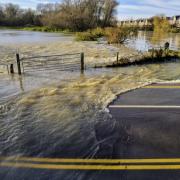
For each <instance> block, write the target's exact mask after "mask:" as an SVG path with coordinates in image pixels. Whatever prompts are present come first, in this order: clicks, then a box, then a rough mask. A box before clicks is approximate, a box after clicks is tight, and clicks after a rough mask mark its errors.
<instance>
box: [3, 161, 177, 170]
mask: <svg viewBox="0 0 180 180" xmlns="http://www.w3.org/2000/svg"><path fill="white" fill-rule="evenodd" d="M0 166H1V167H13V168H33V169H49V170H180V165H114V166H112V165H108V166H105V165H53V164H32V163H1V164H0Z"/></svg>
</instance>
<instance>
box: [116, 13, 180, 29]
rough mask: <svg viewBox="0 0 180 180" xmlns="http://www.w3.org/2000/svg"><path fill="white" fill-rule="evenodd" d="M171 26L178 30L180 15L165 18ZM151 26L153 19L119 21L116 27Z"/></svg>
mask: <svg viewBox="0 0 180 180" xmlns="http://www.w3.org/2000/svg"><path fill="white" fill-rule="evenodd" d="M165 18H166V19H167V20H168V21H169V23H170V24H171V25H172V26H176V27H179V28H180V15H178V16H173V17H165ZM152 25H153V17H152V18H148V19H137V20H126V21H119V22H118V26H138V27H148V26H149V27H150V26H152Z"/></svg>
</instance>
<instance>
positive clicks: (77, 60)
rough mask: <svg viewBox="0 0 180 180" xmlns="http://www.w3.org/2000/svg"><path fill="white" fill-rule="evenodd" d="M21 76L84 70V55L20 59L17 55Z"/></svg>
mask: <svg viewBox="0 0 180 180" xmlns="http://www.w3.org/2000/svg"><path fill="white" fill-rule="evenodd" d="M16 59H17V66H18V71H21V72H19V74H21V73H22V72H23V73H26V72H34V71H47V70H48V71H54V70H56V71H75V70H81V71H82V70H84V53H74V54H60V55H48V56H31V57H30V56H29V57H23V58H20V57H19V54H16Z"/></svg>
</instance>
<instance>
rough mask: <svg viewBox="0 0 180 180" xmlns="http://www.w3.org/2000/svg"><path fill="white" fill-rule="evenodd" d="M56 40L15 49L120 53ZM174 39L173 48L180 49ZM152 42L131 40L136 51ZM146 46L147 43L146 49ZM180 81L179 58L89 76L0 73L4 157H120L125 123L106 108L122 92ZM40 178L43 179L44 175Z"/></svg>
mask: <svg viewBox="0 0 180 180" xmlns="http://www.w3.org/2000/svg"><path fill="white" fill-rule="evenodd" d="M30 34H31V35H32V34H33V32H30ZM1 36H4V35H3V34H2V32H0V39H1ZM20 36H21V35H20ZM27 36H28V35H27ZM45 36H46V35H45ZM52 36H53V35H52ZM57 36H58V35H55V37H52V38H53V40H52V42H51V34H49V33H47V37H48V38H50V39H48V38H47V37H46V38H47V39H48V40H47V41H46V43H45V42H44V40H42V41H41V40H40V41H39V43H38V44H36V42H32V41H31V40H32V39H31V38H30V37H29V39H30V40H28V42H26V43H24V41H23V43H22V44H21V42H16V46H17V45H18V47H19V48H20V49H21V51H22V52H23V53H25V54H33V53H34V54H41V53H47V54H50V53H57V52H60V53H61V52H76V51H77V50H78V49H79V48H80V50H81V51H85V52H87V59H88V62H87V63H92V62H97V61H101V60H102V59H108V58H114V54H115V53H116V51H117V47H112V46H109V45H103V44H97V43H94V42H92V43H91V42H88V43H87V42H84V43H83V42H74V41H73V40H72V39H71V38H72V37H65V39H63V43H62V42H59V41H61V40H62V38H61V37H57ZM143 37H144V38H145V40H144V41H143ZM4 38H5V37H4ZM21 38H23V36H21ZM55 38H57V39H55ZM66 38H67V40H66ZM173 38H174V36H173V37H172V42H171V47H172V48H175V49H179V48H180V46H179V44H178V43H175V42H176V41H175V40H174V39H173ZM178 38H180V36H179V35H178ZM178 38H177V39H178ZM69 39H71V40H69ZM148 39H149V37H147V36H145V35H142V36H141V35H139V36H138V38H137V39H136V40H131V41H135V42H134V44H133V47H136V48H137V49H139V46H146V45H145V44H147V45H148V44H149V43H152V42H150V41H148ZM175 39H176V38H175ZM4 41H5V39H4ZM163 41H164V40H163ZM47 42H48V43H47ZM138 42H139V43H138ZM142 42H146V43H145V44H144V45H142V44H141V43H142ZM158 42H159V41H158ZM161 42H162V41H161ZM177 42H179V40H177ZM14 43H15V42H13V43H12V44H10V45H8V43H7V41H6V44H5V45H6V48H7V47H8V48H12V49H13V48H14ZM32 43H34V44H32ZM0 45H1V46H4V43H3V42H2V41H1V42H0ZM140 49H141V50H142V48H140ZM179 80H180V61H179V60H174V61H173V62H169V63H164V64H151V65H143V66H129V67H125V68H114V69H110V68H109V69H103V68H102V69H93V68H88V69H87V70H86V71H85V73H84V74H81V73H80V72H79V71H75V72H58V71H56V72H41V73H40V72H34V73H32V74H25V75H23V76H22V77H19V76H18V75H14V76H10V75H7V74H6V73H0V98H1V108H0V128H1V129H0V155H1V156H12V155H13V156H15V157H17V158H18V157H20V156H29V157H31V156H33V157H59V158H115V157H116V154H114V143H116V141H119V139H120V138H121V133H122V132H120V131H119V129H121V127H120V126H121V125H119V124H118V123H117V122H116V120H115V119H113V118H112V117H111V115H110V114H109V113H108V110H107V109H106V107H107V105H108V103H110V102H111V101H112V100H113V99H115V98H116V95H118V94H119V93H123V92H126V91H129V90H131V89H136V88H138V87H141V86H144V85H146V84H150V83H152V82H165V81H170V82H174V81H179ZM122 129H123V127H122ZM116 158H120V157H116ZM99 173H101V172H99ZM65 174H66V175H65ZM54 176H56V175H54ZM93 176H95V172H94V175H93V174H92V176H90V177H87V176H86V173H85V172H84V173H81V174H79V173H78V172H71V173H68V175H67V173H66V172H65V171H64V172H63V171H62V172H61V173H59V174H58V178H59V179H61V177H63V179H70V180H71V179H72V177H73V178H75V177H76V179H93V178H91V177H93ZM24 177H26V175H25V174H24V175H22V178H24ZM51 178H52V179H53V178H54V179H56V178H55V177H51ZM7 179H8V173H7ZM39 179H43V178H41V176H39Z"/></svg>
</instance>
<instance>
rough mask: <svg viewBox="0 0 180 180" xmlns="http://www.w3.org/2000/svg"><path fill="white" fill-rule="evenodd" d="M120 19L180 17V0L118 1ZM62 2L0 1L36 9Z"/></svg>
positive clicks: (45, 0)
mask: <svg viewBox="0 0 180 180" xmlns="http://www.w3.org/2000/svg"><path fill="white" fill-rule="evenodd" d="M118 1H119V2H120V5H119V7H118V10H117V12H118V14H117V16H118V19H120V20H121V19H131V18H132V19H135V18H141V17H151V16H153V15H157V14H165V15H167V16H173V15H180V0H118ZM56 2H60V0H44V1H43V0H0V3H14V4H19V5H20V6H21V7H23V8H33V9H35V8H36V6H37V4H38V3H56Z"/></svg>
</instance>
